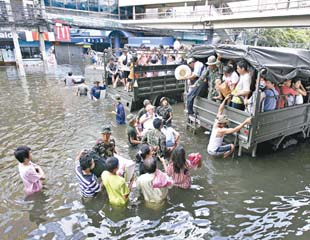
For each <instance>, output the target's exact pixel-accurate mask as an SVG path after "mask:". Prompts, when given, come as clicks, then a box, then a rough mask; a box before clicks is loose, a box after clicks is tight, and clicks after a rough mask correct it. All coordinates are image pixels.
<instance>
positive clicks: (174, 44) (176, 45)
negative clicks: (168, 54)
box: [173, 40, 181, 50]
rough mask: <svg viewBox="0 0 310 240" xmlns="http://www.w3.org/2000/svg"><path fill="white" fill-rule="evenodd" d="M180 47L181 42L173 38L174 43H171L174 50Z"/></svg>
mask: <svg viewBox="0 0 310 240" xmlns="http://www.w3.org/2000/svg"><path fill="white" fill-rule="evenodd" d="M180 48H181V43H180V41H179V40H175V41H174V43H173V49H174V50H180Z"/></svg>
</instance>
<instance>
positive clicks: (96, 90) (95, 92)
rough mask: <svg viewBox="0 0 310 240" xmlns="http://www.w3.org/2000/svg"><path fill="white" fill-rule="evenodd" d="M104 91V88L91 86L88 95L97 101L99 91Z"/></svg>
mask: <svg viewBox="0 0 310 240" xmlns="http://www.w3.org/2000/svg"><path fill="white" fill-rule="evenodd" d="M105 89H106V86H105V85H103V86H93V87H92V89H91V91H90V95H91V97H92V98H93V97H95V98H96V99H99V98H100V91H101V90H105Z"/></svg>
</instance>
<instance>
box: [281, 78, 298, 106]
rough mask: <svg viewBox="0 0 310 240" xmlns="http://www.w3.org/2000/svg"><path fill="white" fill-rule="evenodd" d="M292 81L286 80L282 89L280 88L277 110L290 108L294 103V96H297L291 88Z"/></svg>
mask: <svg viewBox="0 0 310 240" xmlns="http://www.w3.org/2000/svg"><path fill="white" fill-rule="evenodd" d="M291 86H292V80H291V79H286V80H285V81H284V82H283V85H282V87H280V94H281V98H280V100H279V108H284V107H290V106H293V105H294V103H295V96H297V95H298V92H297V91H296V90H294V89H293V88H292V87H291Z"/></svg>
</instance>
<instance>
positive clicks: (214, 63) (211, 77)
mask: <svg viewBox="0 0 310 240" xmlns="http://www.w3.org/2000/svg"><path fill="white" fill-rule="evenodd" d="M219 59H220V58H218V59H216V57H215V56H210V57H208V62H206V64H207V65H208V68H207V69H206V70H205V71H204V72H203V73H202V74H201V76H200V78H199V79H198V80H197V82H196V84H195V85H196V86H199V85H200V84H201V83H202V82H204V81H206V80H207V83H208V98H210V99H212V98H213V97H216V96H217V95H218V93H217V91H216V89H215V80H216V79H221V80H222V74H221V73H220V70H219V67H218V65H220V64H221V62H220V61H219Z"/></svg>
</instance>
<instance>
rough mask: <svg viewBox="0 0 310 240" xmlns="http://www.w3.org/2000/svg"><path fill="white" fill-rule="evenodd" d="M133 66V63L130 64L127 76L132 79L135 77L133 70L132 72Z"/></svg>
mask: <svg viewBox="0 0 310 240" xmlns="http://www.w3.org/2000/svg"><path fill="white" fill-rule="evenodd" d="M133 68H134V65H133V63H132V64H131V65H130V73H129V76H128V78H129V79H131V80H134V79H135V75H134V72H133Z"/></svg>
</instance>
